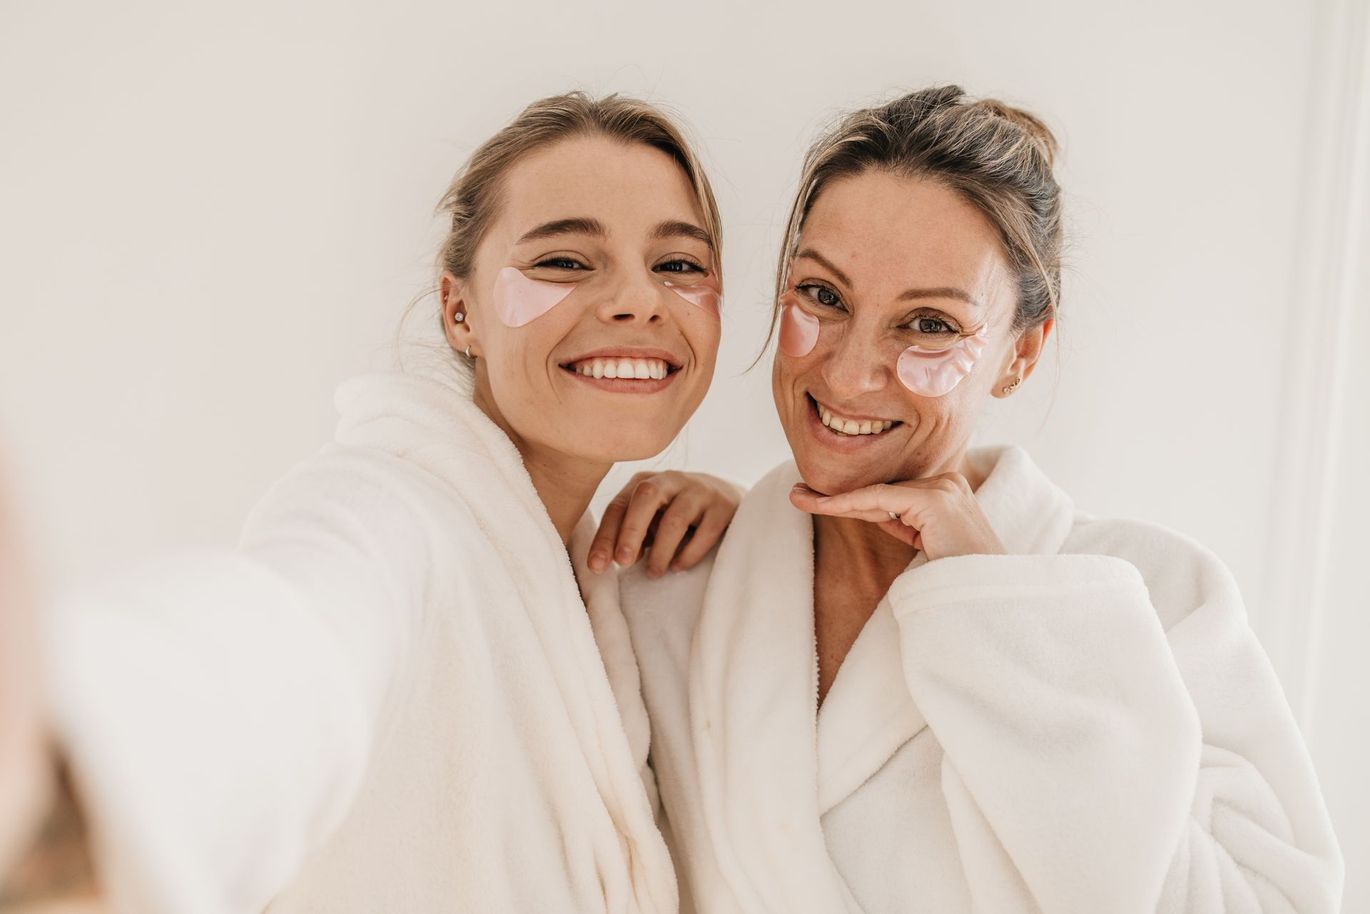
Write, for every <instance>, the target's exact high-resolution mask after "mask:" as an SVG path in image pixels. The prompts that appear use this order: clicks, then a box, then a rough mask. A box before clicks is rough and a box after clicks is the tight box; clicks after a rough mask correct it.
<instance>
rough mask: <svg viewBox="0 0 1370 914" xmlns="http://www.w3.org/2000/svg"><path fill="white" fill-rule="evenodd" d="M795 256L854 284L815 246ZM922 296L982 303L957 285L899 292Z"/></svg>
mask: <svg viewBox="0 0 1370 914" xmlns="http://www.w3.org/2000/svg"><path fill="white" fill-rule="evenodd" d="M794 256H795V259H796V260H798V259H800V258H807V259H808V260H812V261H814V262H815V263H817V264H818V265H819V266H821V267H823V269H825V270H827V271H828V272H830V273H832V274H833V275H834V276H836V277H837V280H838V282H840V283H842V285H844V286H850V285H851V284H852V282H851V280H850V279H848V278H847V274H846V273H843V272H842V271H841V270H840V269H838V268H837V264H835V263H833V262H832V261H831V260H829V259H828V258H826V257H824V256H823V255H822V254H820V253H818V252H817V251H815V250H814V249H813V248H804V249H803V250H801V251H800V252H799V253H798V254H795V255H794ZM921 298H954V299H957V300H959V301H963V302H965V303H966V304H969V305H972V306H974V307H976V308H979V307H980V303H979V302H978V301H976V300H975V299H974V298H971V296H970V293H969V292H966V291H965V290H963V289H958V288H956V287H955V286H938V287H936V288H930V289H905V290H904V291H903V292H901V293H899V298H898V300H899V301H914V300H916V299H921Z"/></svg>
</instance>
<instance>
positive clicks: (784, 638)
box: [689, 463, 858, 914]
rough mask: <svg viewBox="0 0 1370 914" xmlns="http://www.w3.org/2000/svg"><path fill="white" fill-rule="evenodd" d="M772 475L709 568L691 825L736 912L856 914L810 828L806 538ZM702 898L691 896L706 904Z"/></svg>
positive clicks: (813, 757)
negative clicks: (697, 815) (698, 815)
mask: <svg viewBox="0 0 1370 914" xmlns="http://www.w3.org/2000/svg"><path fill="white" fill-rule="evenodd" d="M798 478H799V476H798V473H797V472H796V470H795V468H794V465H793V464H792V463H787V464H785V465H783V466H781V467H777V468H776V469H775V470H774V471H772V472H771V473H770V474H769V475H768V476H767V477H766V478H765V479H763V480H762V481H761V482H760V483H758V484H757V486H756V488H755V489H753V490H752V492H751V493H750V494H749V495H748V497H747V498H746V499H745V500H744V501H743V503H742V505H741V507H740V508H739V510H738V513H737V516H736V517H734V519H733V523H732V528H731V529H730V531H729V533H728V536H727V537H726V538H725V540H724V542H723V545H722V547H721V548H720V549H719V551H718V554H717V556H716V558H715V561H714V568H713V573H712V575H711V576H710V579H709V585H708V589H707V590H706V592H705V597H704V605H703V608H702V610H701V612H700V618H699V624H698V627H697V628H696V630H695V643H694V649H693V650H692V652H691V661H690V696H689V701H690V718H691V721H690V726H691V731H692V736H693V740H694V745H695V752H696V763H697V769H698V771H699V787H700V795H701V796H700V799H701V806H702V810H701V812H702V815H703V818H704V822H705V825H706V827H707V828H708V830H709V839H710V844H711V845H712V846H713V848H714V849H715V851H716V854H717V857H718V861H717V862H718V865H719V871H720V873H721V874H722V875H723V878H724V879H725V880H726V881H727V883H728V888H729V890H730V893H731V895H732V896H733V899H734V900H735V901H736V903H737V907H738V908H739V909H740V910H744V911H748V912H762V911H765V912H786V914H791V912H795V914H797V912H815V914H819V912H822V914H834V912H841V911H844V910H846V911H856V910H858V908H857V906H856V904H855V902H854V901H853V900H852V898H851V893H850V891H849V890H848V889H847V886H846V884H845V883H844V882H843V880H842V877H841V876H840V875H839V874H838V873H837V870H836V868H835V867H834V866H833V863H832V860H831V859H830V858H829V856H828V852H827V846H826V844H825V843H824V838H823V831H822V827H821V824H820V822H819V801H818V761H817V753H816V751H815V749H816V743H817V690H818V672H817V660H816V654H815V652H814V628H813V546H812V541H813V534H812V524H811V521H810V519H809V516H808V515H807V514H805V513H803V512H802V511H799V510H798V509H797V508H795V507H793V506H792V505H791V504H790V503H789V498H788V493H789V490H790V488H791V486H792V485H793V484H794V483H795V482H797V481H798ZM703 900H704V899H700V901H701V902H703Z"/></svg>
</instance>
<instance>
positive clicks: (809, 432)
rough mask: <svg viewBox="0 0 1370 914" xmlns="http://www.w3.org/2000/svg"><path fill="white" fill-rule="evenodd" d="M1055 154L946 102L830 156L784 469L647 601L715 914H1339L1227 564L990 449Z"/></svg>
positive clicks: (795, 314) (812, 226) (834, 141)
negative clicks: (1106, 511) (696, 561)
mask: <svg viewBox="0 0 1370 914" xmlns="http://www.w3.org/2000/svg"><path fill="white" fill-rule="evenodd" d="M1053 151H1054V141H1053V139H1052V137H1051V135H1050V134H1049V133H1048V132H1047V130H1046V129H1045V128H1044V127H1043V126H1042V124H1041V123H1040V122H1039V121H1037V120H1036V119H1035V118H1033V117H1032V116H1030V115H1028V114H1025V113H1024V112H1021V111H1017V110H1015V109H1012V108H1009V107H1007V106H1004V105H1002V104H999V103H996V102H993V101H973V100H971V99H968V98H966V97H965V96H964V95H963V94H962V92H961V90H960V89H958V88H956V87H945V88H937V89H930V90H927V91H923V92H916V93H913V94H911V95H908V96H905V97H903V98H900V99H897V100H896V101H893V102H891V103H889V104H887V105H883V106H881V107H877V108H871V109H867V110H862V111H857V112H855V113H853V114H851V115H849V116H848V117H846V118H845V119H844V120H842V121H841V123H839V124H838V125H837V126H836V128H835V129H834V130H833V131H832V132H831V133H829V134H828V135H827V136H825V137H823V138H822V139H820V140H819V141H818V143H817V144H816V145H815V146H814V147H813V148H812V149H811V151H810V153H809V155H808V158H807V160H806V163H805V170H804V174H803V177H802V179H801V181H800V191H799V196H798V199H797V200H796V202H795V205H794V208H793V210H792V214H791V218H790V222H789V228H788V233H787V237H786V240H785V245H784V248H783V251H782V255H781V258H780V269H779V276H778V282H777V287H776V313H777V320H778V323H779V328H780V335H779V352H778V354H777V355H776V357H775V363H774V371H773V390H774V395H775V403H776V409H777V411H778V412H779V414H780V420H781V423H782V425H783V426H784V429H785V434H786V437H787V438H788V440H789V443H790V446H791V448H792V450H793V454H794V460H793V462H786V463H785V464H784V465H782V466H780V467H778V468H776V470H775V471H773V472H772V473H771V474H769V475H768V476H767V477H766V478H765V479H763V480H762V481H761V482H760V483H759V484H758V485H757V486H756V488H754V489H753V490H752V491H751V492H750V493H749V494H748V495H747V497H746V498H745V499H744V501H743V502H742V505H741V506H740V508H739V509H738V513H737V516H736V518H735V519H734V521H733V524H732V526H731V528H730V529H729V532H728V534H727V536H726V538H725V539H724V541H723V544H722V545H721V546H720V548H719V549H718V551H717V553H716V554H715V555H713V556H711V557H710V558H709V559H708V560H707V561H705V562H703V563H701V564H700V565H699V566H698V567H696V568H695V569H694V570H692V571H689V572H686V573H684V574H681V575H674V576H670V577H667V578H656V579H654V578H649V577H647V576H645V575H642V574H639V573H637V572H636V571H635V572H633V573H631V574H628V575H625V576H624V578H623V580H622V587H623V594H624V600H625V604H624V606H625V612H626V613H627V615H628V619H629V626H630V631H631V634H632V639H633V644H634V647H635V648H636V649H637V653H638V659H639V663H640V664H641V669H642V679H643V695H644V698H645V701H646V704H647V708H648V711H649V714H650V716H651V722H652V763H653V767H654V769H655V771H656V775H657V781H658V786H659V789H660V791H661V796H662V800H663V803H664V809H665V813H666V819H667V822H668V824H669V828H670V830H671V831H672V832H674V835H675V842H676V847H677V855H676V859H677V865H678V866H679V868H680V871H681V874H682V879H683V881H684V883H687V884H688V886H687V888H688V891H689V893H690V894H692V895H693V897H694V902H695V905H696V907H697V908H698V910H700V911H701V912H710V914H715V912H724V911H730V912H731V911H739V912H740V911H745V912H749V914H757V912H763V911H766V912H777V914H779V912H784V914H798V912H809V911H812V912H823V914H832V912H835V911H853V912H854V911H864V912H867V914H886V912H888V914H893V912H900V914H909V912H915V911H929V912H938V914H952V912H957V911H982V912H995V914H1004V912H1017V911H1022V912H1028V911H1044V912H1053V914H1065V912H1101V911H1109V912H1138V914H1142V912H1146V914H1152V912H1157V911H1163V912H1171V911H1174V912H1178V911H1191V912H1219V911H1222V912H1236V911H1253V912H1254V911H1299V912H1333V911H1336V910H1337V906H1338V899H1339V895H1340V890H1341V889H1340V887H1341V880H1342V862H1341V858H1340V855H1339V851H1338V848H1337V843H1336V840H1335V837H1334V836H1333V833H1332V830H1331V827H1330V825H1329V820H1328V816H1327V812H1326V809H1325V806H1324V804H1323V801H1322V797H1321V795H1320V793H1319V790H1318V785H1317V781H1316V778H1315V776H1314V773H1313V769H1312V766H1311V764H1310V762H1309V758H1308V754H1307V752H1306V751H1305V749H1304V746H1303V744H1302V741H1301V739H1300V736H1299V733H1298V730H1297V728H1296V726H1295V723H1294V720H1293V718H1292V716H1291V714H1290V711H1289V709H1288V707H1287V705H1286V703H1285V701H1284V698H1283V695H1282V694H1281V691H1280V687H1279V684H1278V682H1277V681H1276V679H1275V676H1274V674H1273V672H1272V670H1271V668H1270V666H1269V664H1268V662H1267V660H1266V658H1265V656H1264V654H1263V653H1262V651H1261V648H1260V646H1259V644H1258V643H1257V642H1256V639H1255V637H1254V636H1253V634H1252V633H1251V631H1250V630H1249V628H1248V627H1247V624H1246V619H1245V612H1244V610H1243V607H1242V602H1241V598H1240V596H1239V594H1238V592H1237V589H1236V587H1235V585H1234V583H1233V581H1232V578H1231V576H1230V575H1229V574H1228V572H1227V570H1226V569H1225V568H1224V567H1223V565H1222V563H1221V562H1220V561H1219V560H1218V559H1217V558H1215V557H1214V556H1213V555H1212V554H1210V553H1209V552H1207V551H1206V550H1204V549H1203V548H1202V547H1200V546H1199V545H1197V544H1195V543H1193V542H1191V541H1190V540H1188V539H1185V538H1184V537H1182V536H1180V535H1178V534H1175V533H1172V532H1170V531H1168V530H1165V529H1162V528H1159V527H1155V526H1151V525H1148V524H1143V523H1136V522H1131V521H1119V520H1102V519H1095V518H1092V517H1089V516H1088V515H1085V514H1083V513H1081V512H1079V511H1077V510H1076V509H1075V507H1074V505H1073V503H1072V502H1071V499H1070V496H1069V495H1067V494H1066V493H1065V492H1063V491H1061V490H1060V489H1059V488H1057V487H1056V486H1055V485H1053V484H1052V483H1051V481H1050V480H1048V479H1047V478H1046V477H1045V476H1044V475H1043V474H1042V472H1041V470H1039V469H1038V468H1037V467H1036V466H1034V464H1033V462H1032V460H1031V459H1030V458H1029V457H1028V455H1027V453H1026V452H1024V451H1023V450H1022V449H1020V448H1017V447H998V448H987V449H974V450H972V449H968V442H969V440H970V438H971V433H972V431H973V430H974V428H975V424H976V420H977V417H978V416H979V414H980V412H981V410H982V409H983V408H984V406H985V405H986V404H987V403H988V402H989V400H990V398H991V397H994V398H1003V397H1008V396H1011V395H1012V393H1013V392H1014V390H1016V389H1017V388H1018V387H1019V385H1021V384H1022V383H1023V382H1024V381H1025V380H1026V379H1027V378H1028V377H1029V376H1030V375H1031V374H1032V371H1033V368H1034V366H1035V365H1036V363H1037V360H1038V358H1039V356H1040V355H1041V353H1042V349H1043V346H1044V345H1045V343H1046V340H1047V337H1048V335H1049V333H1050V331H1051V329H1052V326H1053V322H1054V320H1055V318H1056V313H1057V305H1058V295H1059V288H1060V268H1059V254H1060V247H1061V206H1060V191H1059V188H1058V186H1057V183H1056V181H1055V179H1054V177H1053V175H1052V157H1053ZM627 500H628V502H629V507H628V509H627V510H626V512H625V515H626V517H627V520H628V521H632V522H633V523H634V524H636V525H637V526H639V527H640V525H641V518H638V517H635V513H636V512H635V511H634V509H633V507H632V504H631V501H632V495H631V493H629V494H628V496H627ZM625 523H627V521H625ZM615 535H616V534H615V533H614V531H605V537H606V539H607V540H609V541H613V539H614V537H615ZM621 538H622V537H621V536H620V539H621ZM628 539H629V542H628V545H629V547H630V548H631V547H632V545H633V543H632V538H631V537H629V538H628Z"/></svg>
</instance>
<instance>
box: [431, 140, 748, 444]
mask: <svg viewBox="0 0 1370 914" xmlns="http://www.w3.org/2000/svg"><path fill="white" fill-rule="evenodd" d="M704 224H705V223H704V219H703V216H702V214H701V213H700V211H699V208H698V205H697V204H696V202H695V195H694V193H693V192H692V190H691V187H690V183H689V180H688V179H687V178H686V176H685V174H684V172H683V171H682V170H681V168H680V167H679V165H677V163H676V162H675V161H674V160H673V159H672V158H671V157H670V156H669V155H667V154H666V153H664V152H661V151H659V150H657V149H654V148H652V147H649V146H646V145H642V144H628V143H624V142H621V141H618V140H613V139H608V138H605V137H600V136H581V137H574V138H570V139H565V140H561V141H558V142H555V143H553V144H552V145H550V146H546V147H543V148H541V149H539V150H537V151H535V152H532V153H530V154H528V155H527V156H525V157H524V158H523V159H521V160H520V161H518V162H517V163H516V164H515V165H514V166H512V167H511V168H510V169H509V171H508V173H507V174H506V175H505V176H504V178H503V181H502V186H501V193H500V197H499V215H498V217H497V218H496V219H495V220H494V222H493V223H492V224H491V226H490V228H489V230H488V231H487V232H486V234H485V236H484V237H483V239H482V240H481V242H480V245H479V246H478V247H477V249H476V255H475V262H474V267H473V269H472V271H471V274H470V275H469V276H467V277H466V278H465V279H464V280H463V279H459V278H458V277H456V276H453V275H452V274H451V273H445V274H443V278H442V282H441V291H442V296H443V309H444V319H443V323H444V327H445V329H446V331H447V336H448V341H449V342H450V343H451V345H452V346H453V348H454V349H456V350H457V351H458V352H462V351H464V350H465V349H466V347H467V346H470V347H471V353H472V355H473V356H474V357H475V359H476V361H475V370H476V387H475V399H476V402H477V403H478V404H479V405H480V406H481V408H482V409H483V410H485V412H486V413H487V414H488V415H490V417H491V418H492V419H494V420H495V422H496V423H497V424H499V425H500V426H501V427H502V428H503V429H504V430H505V432H506V433H507V434H509V436H510V438H511V439H513V441H514V442H515V444H516V445H518V446H519V447H520V450H521V451H523V452H524V454H525V456H526V455H527V454H528V452H529V449H534V448H541V449H546V450H549V451H551V452H554V453H555V454H558V455H562V456H569V457H575V458H580V459H584V460H588V461H593V462H595V463H599V464H607V463H613V462H616V461H620V460H635V459H640V458H645V457H650V456H653V455H655V454H657V453H660V452H661V451H662V450H663V449H665V447H666V446H667V445H668V444H669V443H670V442H671V440H672V439H673V438H674V437H675V436H676V434H677V433H679V431H680V429H681V428H682V427H683V426H684V424H685V421H686V420H687V419H688V418H689V417H690V415H691V414H692V413H693V412H694V410H695V409H696V407H698V406H699V403H700V401H701V400H702V399H703V398H704V394H705V392H706V391H707V390H708V386H709V381H710V379H711V378H712V376H713V369H714V360H715V357H716V355H717V351H718V341H719V326H720V325H719V314H718V309H719V304H720V295H721V291H722V287H721V280H720V277H719V275H718V273H717V270H716V267H715V263H716V259H715V252H714V250H713V248H712V245H711V243H710V240H709V236H708V234H707V233H706V232H705V231H704V228H703V226H704ZM457 312H462V313H464V314H465V319H464V320H462V321H456V320H455V319H454V314H455V313H457Z"/></svg>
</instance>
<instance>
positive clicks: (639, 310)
mask: <svg viewBox="0 0 1370 914" xmlns="http://www.w3.org/2000/svg"><path fill="white" fill-rule="evenodd" d="M669 291H670V290H669V289H666V288H665V287H663V286H662V285H661V283H660V282H658V281H657V280H656V278H655V277H654V276H652V275H651V274H650V273H645V272H642V271H638V270H634V271H628V270H625V271H623V273H622V274H621V275H619V276H617V277H615V281H614V284H613V287H612V288H611V289H609V290H608V292H607V294H606V296H605V298H604V301H603V302H602V303H601V304H600V306H599V317H600V320H602V321H605V322H606V323H615V324H633V323H641V324H659V323H661V322H662V321H664V320H665V319H666V303H665V301H664V299H665V296H666V295H667V294H669Z"/></svg>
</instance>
